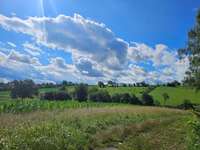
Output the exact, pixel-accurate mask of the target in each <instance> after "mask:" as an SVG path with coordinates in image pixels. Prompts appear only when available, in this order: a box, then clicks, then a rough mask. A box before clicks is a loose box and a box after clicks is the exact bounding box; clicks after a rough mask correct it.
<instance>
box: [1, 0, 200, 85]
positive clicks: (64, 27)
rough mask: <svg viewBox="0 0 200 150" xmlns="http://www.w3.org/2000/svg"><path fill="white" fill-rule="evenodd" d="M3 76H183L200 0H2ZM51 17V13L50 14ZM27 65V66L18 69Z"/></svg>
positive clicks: (84, 78)
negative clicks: (183, 53) (183, 51)
mask: <svg viewBox="0 0 200 150" xmlns="http://www.w3.org/2000/svg"><path fill="white" fill-rule="evenodd" d="M0 3H1V5H0V81H4V82H6V81H9V80H13V79H25V78H31V79H33V80H35V81H36V82H50V81H51V82H59V81H62V80H70V81H75V82H88V83H95V82H97V81H98V80H103V81H107V80H115V81H117V82H127V83H133V82H140V81H146V82H149V83H155V82H168V81H172V80H179V81H181V80H182V79H183V78H184V72H185V71H186V70H187V68H188V60H187V58H185V59H184V60H178V59H177V53H176V51H177V49H178V48H180V47H184V46H185V44H186V42H187V32H188V31H189V29H190V28H191V27H192V26H193V25H194V22H195V15H196V13H197V9H198V8H199V6H200V1H198V0H193V1H190V0H162V1H161V0H151V1H149V0H126V1H124V0H101V1H94V0H84V1H81V0H59V1H58V0H29V1H27V0H15V1H13V0H6V1H5V0H0ZM44 16H45V17H44ZM16 68H19V69H16Z"/></svg>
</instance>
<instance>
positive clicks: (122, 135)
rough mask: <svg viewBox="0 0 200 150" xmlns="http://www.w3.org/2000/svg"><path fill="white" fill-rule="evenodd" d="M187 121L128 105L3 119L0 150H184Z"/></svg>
mask: <svg viewBox="0 0 200 150" xmlns="http://www.w3.org/2000/svg"><path fill="white" fill-rule="evenodd" d="M191 116H192V115H191V113H189V112H187V111H182V110H175V109H167V108H156V107H141V106H131V105H129V106H128V105H120V106H111V105H110V106H109V105H107V107H85V108H78V109H70V108H69V109H64V110H59V109H58V110H51V111H49V110H46V111H40V110H38V111H34V112H30V113H19V114H13V113H3V114H1V115H0V120H1V124H0V149H4V150H10V149H15V150H21V149H30V150H36V149H37V150H43V149H48V150H62V149H68V150H98V149H99V150H101V149H113V150H129V149H130V150H133V149H137V150H155V149H156V150H159V149H160V150H161V149H169V150H175V149H179V150H186V149H187V147H188V143H189V141H188V137H187V135H188V134H187V132H188V124H187V121H188V120H189V119H190V117H191ZM172 137H173V138H172ZM144 143H145V144H144Z"/></svg>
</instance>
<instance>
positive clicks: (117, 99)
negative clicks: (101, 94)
mask: <svg viewBox="0 0 200 150" xmlns="http://www.w3.org/2000/svg"><path fill="white" fill-rule="evenodd" d="M111 99H112V102H114V103H120V94H118V93H115V94H113V95H112V97H111Z"/></svg>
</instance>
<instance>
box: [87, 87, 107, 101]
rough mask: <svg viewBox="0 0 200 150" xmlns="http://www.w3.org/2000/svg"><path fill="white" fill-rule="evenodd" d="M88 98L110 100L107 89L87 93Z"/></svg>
mask: <svg viewBox="0 0 200 150" xmlns="http://www.w3.org/2000/svg"><path fill="white" fill-rule="evenodd" d="M89 100H91V101H94V102H111V97H110V95H109V93H108V91H102V90H100V91H96V92H92V93H90V94H89Z"/></svg>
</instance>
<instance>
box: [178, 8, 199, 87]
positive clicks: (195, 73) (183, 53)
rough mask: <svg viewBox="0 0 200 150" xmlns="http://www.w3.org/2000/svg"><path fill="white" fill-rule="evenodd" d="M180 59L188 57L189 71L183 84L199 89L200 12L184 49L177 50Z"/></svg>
mask: <svg viewBox="0 0 200 150" xmlns="http://www.w3.org/2000/svg"><path fill="white" fill-rule="evenodd" d="M179 55H180V57H181V58H184V57H188V58H189V62H190V67H189V70H188V71H187V72H186V75H187V76H186V78H185V83H188V84H189V85H191V86H193V87H196V89H198V90H199V89H200V10H199V11H198V13H197V16H196V24H195V26H194V27H193V28H192V29H191V30H190V31H189V33H188V43H187V46H186V48H183V49H179Z"/></svg>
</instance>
